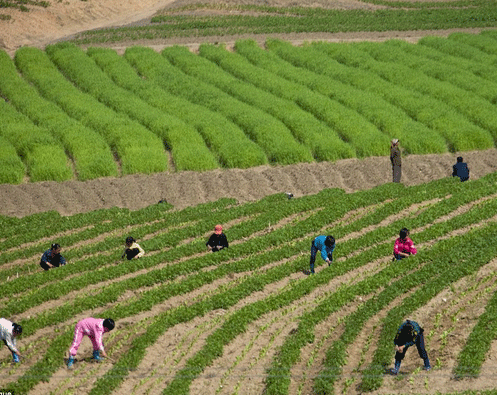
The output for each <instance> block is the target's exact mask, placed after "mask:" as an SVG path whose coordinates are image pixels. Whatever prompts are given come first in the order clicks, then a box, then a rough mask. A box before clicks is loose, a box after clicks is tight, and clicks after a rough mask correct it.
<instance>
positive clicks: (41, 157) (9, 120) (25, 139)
mask: <svg viewBox="0 0 497 395" xmlns="http://www.w3.org/2000/svg"><path fill="white" fill-rule="evenodd" d="M0 123H2V129H1V131H0V133H1V135H2V137H4V138H6V139H7V140H8V141H9V142H10V144H12V145H13V146H14V147H15V150H16V152H17V155H18V156H19V157H20V158H23V159H24V163H25V165H26V170H27V174H28V175H29V178H30V181H49V180H54V181H64V180H69V179H71V178H72V177H73V174H72V169H71V166H70V164H69V158H68V157H67V156H66V153H65V152H64V148H63V147H62V146H61V145H60V144H59V143H58V141H57V140H55V139H54V137H53V136H52V135H51V134H50V132H49V131H48V130H45V129H43V128H41V127H38V126H36V125H35V124H34V123H33V122H32V121H31V120H30V119H29V118H27V117H26V116H25V115H22V114H20V113H19V112H17V111H16V110H15V109H14V107H12V106H11V105H9V104H7V103H5V102H4V101H3V100H0ZM18 159H19V158H18ZM19 160H20V159H19ZM15 167H16V168H18V165H16V166H15ZM2 168H3V170H4V171H5V170H6V169H9V166H7V165H5V166H2ZM21 174H22V173H19V178H18V180H17V182H13V181H10V182H11V183H13V184H17V183H20V182H21V181H22V180H23V178H24V174H22V175H21ZM2 182H9V181H5V180H4V181H2Z"/></svg>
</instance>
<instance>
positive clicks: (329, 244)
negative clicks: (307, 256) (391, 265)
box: [310, 236, 335, 274]
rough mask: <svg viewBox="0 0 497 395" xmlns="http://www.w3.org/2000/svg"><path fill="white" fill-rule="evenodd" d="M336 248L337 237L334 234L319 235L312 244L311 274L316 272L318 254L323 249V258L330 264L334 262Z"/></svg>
mask: <svg viewBox="0 0 497 395" xmlns="http://www.w3.org/2000/svg"><path fill="white" fill-rule="evenodd" d="M334 250H335V238H334V237H333V236H318V237H316V238H315V239H314V240H313V241H312V244H311V262H310V269H311V272H310V274H314V263H315V262H316V255H317V252H318V251H321V258H323V261H325V262H326V263H328V266H330V265H331V262H333V251H334Z"/></svg>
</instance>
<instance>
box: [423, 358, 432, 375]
mask: <svg viewBox="0 0 497 395" xmlns="http://www.w3.org/2000/svg"><path fill="white" fill-rule="evenodd" d="M424 364H425V367H424V370H426V371H427V372H428V371H430V370H431V365H430V360H429V359H428V358H426V359H425V360H424Z"/></svg>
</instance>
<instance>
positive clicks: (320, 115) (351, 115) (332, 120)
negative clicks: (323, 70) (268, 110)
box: [199, 45, 390, 157]
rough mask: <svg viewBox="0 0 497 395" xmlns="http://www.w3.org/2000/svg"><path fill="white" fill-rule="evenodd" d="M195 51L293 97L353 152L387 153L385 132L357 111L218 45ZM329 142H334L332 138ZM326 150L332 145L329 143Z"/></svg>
mask: <svg viewBox="0 0 497 395" xmlns="http://www.w3.org/2000/svg"><path fill="white" fill-rule="evenodd" d="M199 52H200V55H201V56H204V57H206V58H208V59H210V60H212V61H213V62H215V63H216V64H218V65H219V66H220V67H222V68H225V69H227V70H228V71H229V72H231V73H236V75H237V77H238V78H242V79H250V81H251V82H252V83H254V84H256V85H257V86H259V87H260V88H262V87H264V89H268V87H271V88H272V90H273V92H274V94H275V95H278V96H281V97H284V98H286V99H289V100H292V101H295V103H297V104H298V105H299V106H300V107H302V109H304V110H306V111H308V112H310V113H311V114H313V115H314V116H315V117H316V118H317V119H319V120H322V121H324V122H325V123H326V124H328V125H329V126H330V127H331V128H333V129H334V130H336V132H337V133H338V134H339V135H340V137H341V138H342V139H343V140H344V141H346V142H348V143H349V144H350V145H351V146H352V148H353V149H354V150H355V152H356V153H357V156H359V157H366V156H382V155H386V154H387V153H388V145H389V140H390V139H389V137H388V135H386V134H383V133H382V132H380V131H379V130H378V129H377V128H376V127H375V126H374V125H372V124H371V123H370V122H368V121H367V120H365V119H364V118H363V117H362V116H361V115H359V114H357V112H355V111H352V110H350V109H349V108H347V107H344V106H343V105H342V104H340V103H338V102H336V101H335V100H333V99H330V98H327V97H324V96H323V95H320V94H316V93H315V92H311V91H309V90H307V89H305V88H304V87H302V86H300V85H297V84H294V83H291V82H289V81H286V80H283V79H281V78H280V77H278V76H275V75H274V74H269V73H264V71H262V70H258V69H257V68H256V67H254V66H252V65H250V64H249V63H248V61H246V60H244V59H243V57H241V56H238V55H237V54H233V53H228V52H227V51H225V50H223V49H222V48H219V47H215V46H212V45H203V46H201V47H200V50H199ZM306 124H308V127H309V128H312V127H313V124H312V123H310V122H308V121H307V122H306ZM331 143H332V144H333V145H336V144H335V142H334V141H331ZM323 148H324V147H323ZM337 148H338V152H340V151H342V150H343V149H341V146H340V145H338V147H337ZM330 150H332V151H333V150H335V149H334V148H333V147H330Z"/></svg>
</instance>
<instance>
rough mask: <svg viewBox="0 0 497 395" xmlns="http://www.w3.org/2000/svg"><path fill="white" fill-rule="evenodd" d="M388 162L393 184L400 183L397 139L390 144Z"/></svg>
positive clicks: (400, 165) (400, 174) (400, 168)
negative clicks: (390, 165)
mask: <svg viewBox="0 0 497 395" xmlns="http://www.w3.org/2000/svg"><path fill="white" fill-rule="evenodd" d="M390 162H392V173H393V182H400V178H401V177H402V158H401V154H400V147H399V140H398V139H393V140H392V142H391V145H390Z"/></svg>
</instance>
